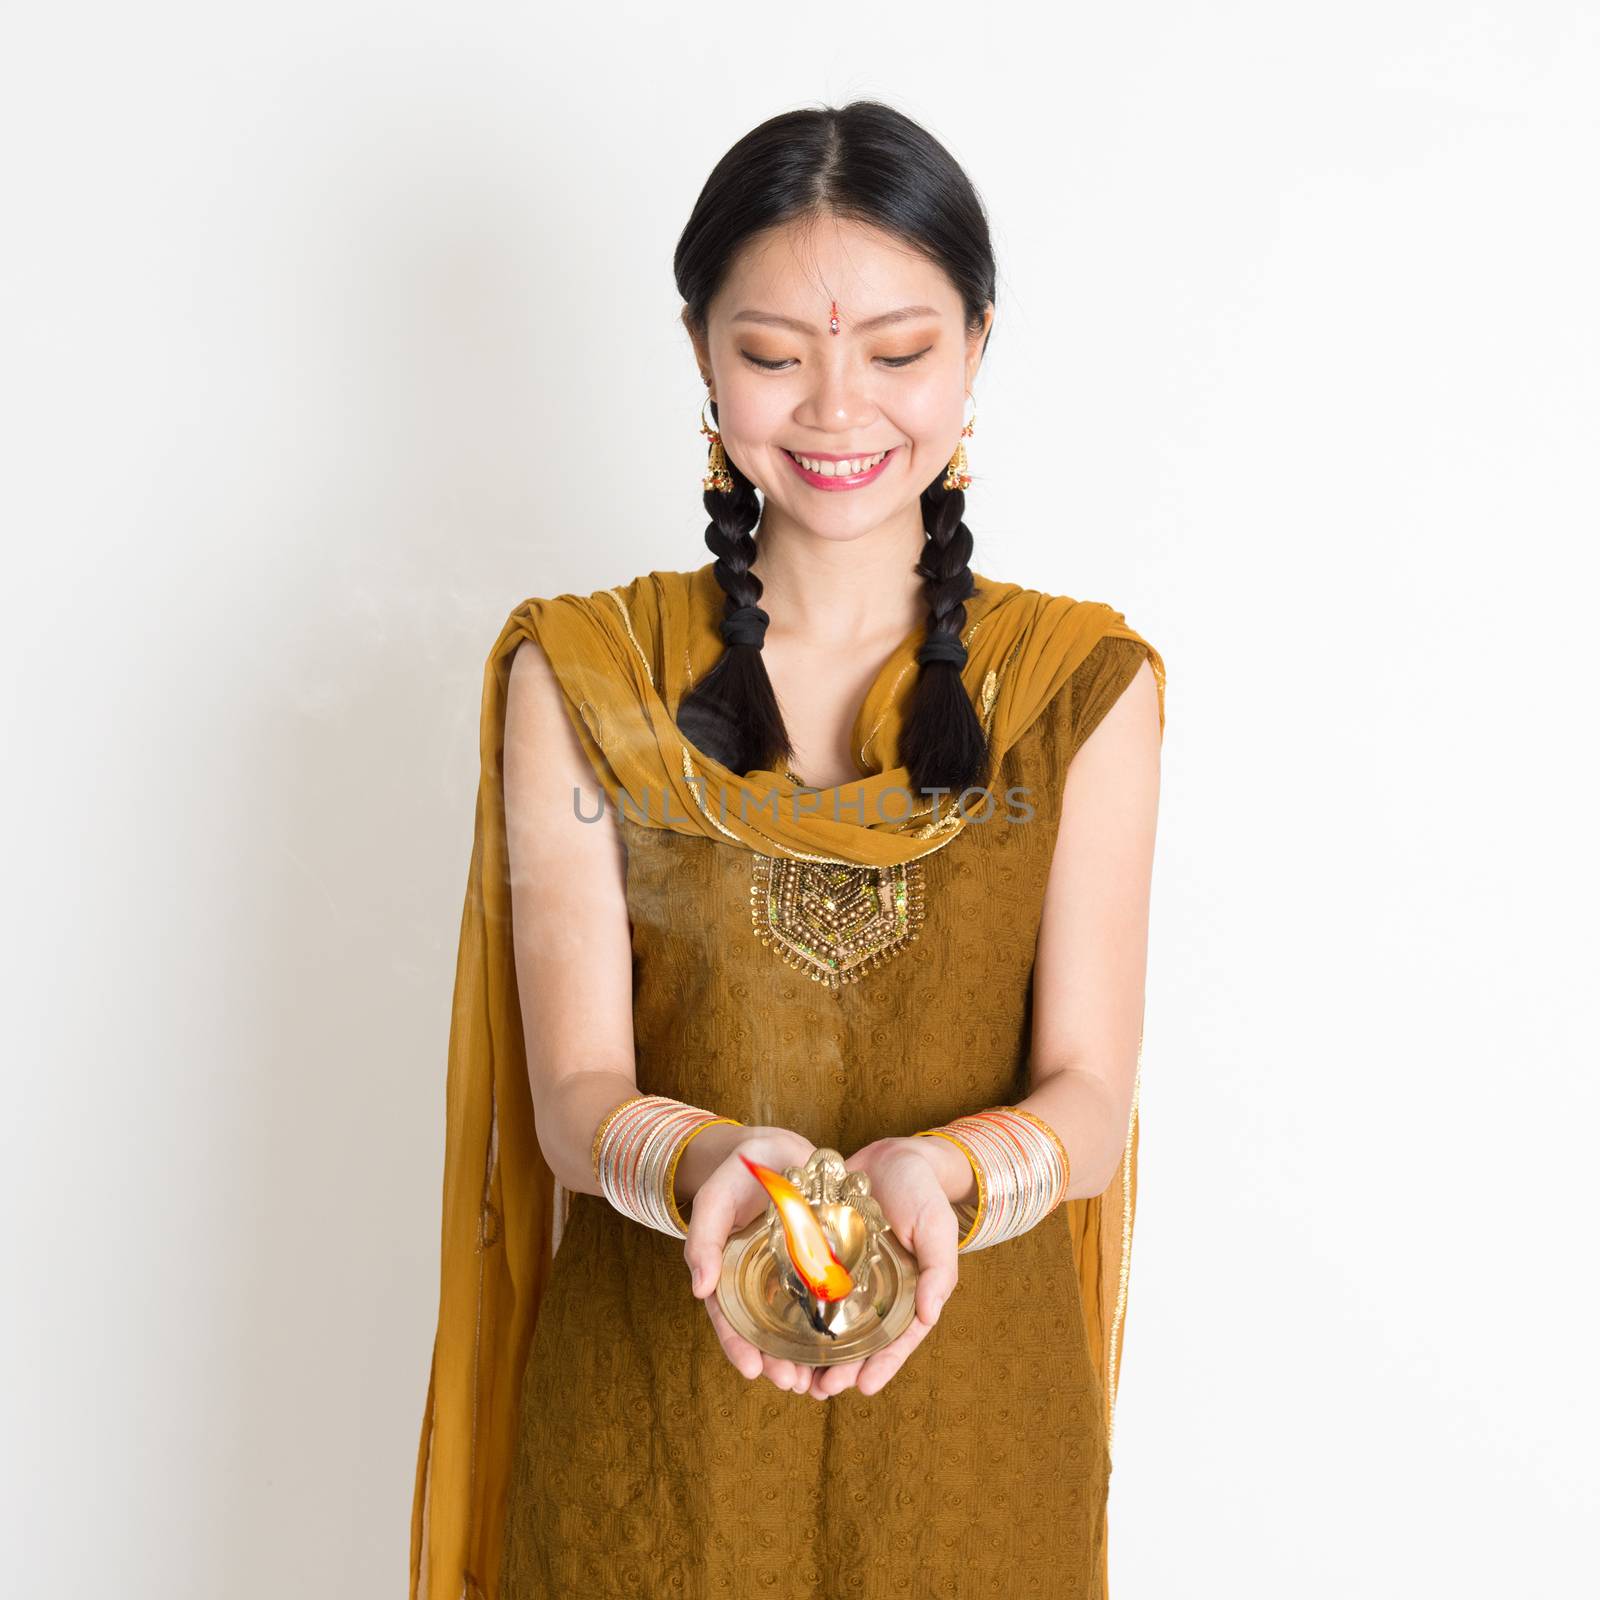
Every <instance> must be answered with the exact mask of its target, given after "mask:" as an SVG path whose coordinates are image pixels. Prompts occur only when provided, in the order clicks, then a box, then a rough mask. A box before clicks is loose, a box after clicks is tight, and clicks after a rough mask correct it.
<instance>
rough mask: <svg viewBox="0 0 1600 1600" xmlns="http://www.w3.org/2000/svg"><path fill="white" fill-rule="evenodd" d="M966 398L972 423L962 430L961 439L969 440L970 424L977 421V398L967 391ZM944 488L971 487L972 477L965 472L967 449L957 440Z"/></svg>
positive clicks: (970, 434) (945, 477)
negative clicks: (970, 408) (969, 403)
mask: <svg viewBox="0 0 1600 1600" xmlns="http://www.w3.org/2000/svg"><path fill="white" fill-rule="evenodd" d="M967 398H968V399H969V400H971V401H972V421H971V422H968V423H967V424H966V425H965V426H964V427H963V428H962V430H961V438H962V439H970V438H971V437H972V423H973V422H976V421H977V420H978V400H977V396H976V395H974V394H973V392H972V391H971V390H970V389H968V390H967ZM944 486H945V488H947V489H970V488H971V487H972V477H971V474H969V473H968V471H967V447H966V446H965V445H964V444H962V443H961V442H960V441H959V440H958V441H957V443H956V453H955V454H954V455H953V456H951V457H950V465H949V467H948V468H947V469H946V470H945V475H944Z"/></svg>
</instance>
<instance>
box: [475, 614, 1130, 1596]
mask: <svg viewBox="0 0 1600 1600" xmlns="http://www.w3.org/2000/svg"><path fill="white" fill-rule="evenodd" d="M1146 653H1147V652H1146V647H1145V646H1144V645H1143V644H1142V643H1141V642H1139V641H1138V640H1137V639H1131V638H1123V637H1106V638H1103V639H1101V640H1100V641H1099V642H1098V643H1097V644H1096V645H1095V646H1094V647H1093V649H1092V651H1091V652H1090V653H1089V655H1088V656H1087V657H1086V658H1085V659H1084V660H1083V662H1082V663H1081V664H1080V665H1079V666H1078V667H1077V668H1076V669H1075V671H1074V672H1073V674H1072V676H1071V677H1070V678H1069V679H1068V680H1067V682H1066V683H1065V684H1064V685H1063V687H1062V688H1061V689H1060V690H1059V691H1058V692H1057V693H1056V694H1055V695H1054V697H1053V698H1052V699H1051V701H1050V702H1049V704H1048V706H1047V707H1046V709H1045V711H1044V712H1043V714H1042V715H1040V716H1039V717H1038V718H1037V719H1036V720H1035V721H1034V722H1033V723H1032V724H1031V725H1030V726H1029V728H1028V729H1027V730H1026V731H1025V732H1024V733H1023V735H1022V736H1021V737H1020V738H1019V739H1018V740H1017V741H1016V742H1015V743H1014V744H1013V745H1012V746H1011V748H1010V749H1009V750H1008V751H1007V752H1006V755H1005V757H1004V761H1003V763H1002V767H1001V774H1000V778H999V781H998V782H995V783H992V784H991V785H990V788H991V791H992V793H993V794H994V795H995V796H996V800H997V806H996V811H995V814H994V815H993V816H992V817H991V818H990V820H989V821H987V822H985V823H982V824H973V825H969V826H968V827H967V828H966V829H965V830H964V831H963V832H962V833H961V834H960V835H958V836H957V837H956V838H955V839H953V840H952V841H951V842H950V843H949V844H948V845H947V846H946V847H945V848H943V849H940V850H938V851H935V852H933V853H931V854H929V855H926V856H923V857H921V858H919V859H918V860H916V861H913V862H910V863H908V864H906V865H905V866H904V867H902V868H898V869H887V873H886V875H887V877H888V878H889V879H891V880H893V879H894V878H895V877H896V875H897V874H904V875H905V878H904V882H903V883H901V884H900V885H899V886H898V887H899V888H900V889H902V890H903V892H904V904H905V908H906V909H905V925H906V930H907V932H908V933H909V932H911V931H913V930H914V931H915V932H916V935H917V936H916V937H915V938H914V939H913V938H907V939H905V940H904V942H902V943H900V944H899V945H898V947H885V948H884V949H883V950H882V952H881V959H880V960H879V961H878V964H877V965H875V966H872V967H870V968H869V969H868V970H866V971H865V972H864V973H863V974H862V975H861V976H860V977H859V978H858V979H857V980H856V981H853V982H846V983H842V984H838V985H835V984H832V983H830V982H828V981H818V980H817V979H814V978H813V977H812V976H811V973H812V972H813V971H817V970H820V969H819V968H817V967H816V966H815V965H814V959H813V958H814V957H815V956H816V955H818V954H821V955H824V956H825V955H826V954H827V943H826V940H825V939H822V938H819V936H818V924H817V921H816V917H815V916H814V915H813V913H815V912H817V911H818V909H819V906H818V901H817V900H816V899H814V898H813V897H814V896H830V897H831V898H833V900H834V901H835V905H836V906H839V905H846V904H847V903H848V901H849V900H850V897H852V896H860V895H863V894H869V895H871V896H872V897H873V901H874V904H875V905H878V906H880V907H881V905H882V904H883V903H884V902H882V901H880V900H878V890H879V885H880V881H881V880H880V870H881V869H877V868H859V867H838V866H835V867H832V868H829V867H824V866H819V865H814V864H810V863H806V862H800V861H793V860H785V861H780V860H777V859H776V858H773V857H764V856H760V855H758V854H756V853H755V852H752V851H750V850H747V849H743V848H739V847H737V846H735V845H731V844H728V843H723V842H719V841H718V840H716V839H712V838H707V837H704V836H696V835H691V834H687V833H682V832H674V831H671V830H668V829H665V828H659V827H656V828H650V827H643V826H640V825H639V824H637V823H636V822H633V821H632V820H629V819H627V818H626V817H624V818H623V819H621V821H620V826H621V829H622V833H623V838H624V842H625V844H626V847H627V894H628V909H629V914H630V917H631V920H632V924H633V950H634V997H635V998H634V1031H635V1037H636V1042H637V1052H638V1060H637V1077H638V1084H639V1088H640V1090H641V1091H642V1092H645V1093H651V1094H663V1095H670V1096H672V1097H674V1098H676V1099H680V1100H685V1101H688V1102H689V1103H691V1104H693V1105H697V1106H703V1107H706V1108H709V1109H711V1110H714V1111H715V1112H716V1113H717V1114H719V1115H724V1116H731V1117H736V1118H738V1119H739V1120H740V1121H742V1122H745V1123H750V1124H756V1123H774V1124H780V1125H783V1126H786V1127H790V1128H793V1129H795V1130H796V1131H798V1132H800V1133H802V1134H804V1135H805V1136H806V1137H807V1138H808V1139H810V1140H812V1141H813V1142H814V1143H815V1144H818V1145H827V1146H831V1147H833V1148H834V1149H837V1150H838V1151H840V1152H841V1153H842V1154H844V1155H849V1154H850V1153H851V1152H852V1151H854V1150H856V1149H857V1148H859V1147H860V1146H862V1145H864V1144H867V1143H869V1142H870V1141H872V1140H874V1139H877V1138H881V1137H884V1136H886V1135H893V1134H901V1135H908V1134H911V1133H914V1132H916V1131H917V1130H918V1129H921V1128H927V1127H932V1126H936V1125H938V1124H939V1123H942V1122H948V1121H950V1120H952V1119H953V1118H955V1117H958V1116H960V1115H962V1114H964V1113H967V1112H970V1111H975V1110H978V1109H981V1108H982V1107H984V1106H989V1105H996V1104H1006V1103H1015V1102H1017V1101H1019V1100H1021V1099H1022V1098H1023V1097H1024V1096H1025V1095H1027V1094H1028V1093H1029V1092H1030V1088H1031V1084H1030V1080H1029V1059H1028V1058H1029V1037H1030V1026H1031V987H1032V977H1033V967H1034V952H1035V941H1036V938H1037V933H1038V926H1039V919H1040V913H1041V909H1042V905H1043V899H1044V889H1045V881H1046V876H1047V873H1048V869H1049V865H1050V859H1051V852H1052V850H1053V848H1054V844H1055V839H1056V827H1057V822H1058V819H1059V815H1060V805H1061V791H1062V784H1063V782H1064V780H1065V777H1066V770H1067V765H1068V763H1069V762H1070V761H1071V759H1072V757H1073V754H1074V753H1075V752H1076V750H1077V749H1078V748H1079V747H1080V745H1081V744H1082V742H1083V740H1084V739H1085V738H1086V737H1087V736H1088V734H1089V733H1090V732H1091V731H1092V730H1093V728H1094V727H1095V726H1096V725H1097V723H1098V722H1099V721H1100V719H1101V718H1102V717H1103V716H1104V715H1105V713H1106V711H1107V710H1108V709H1109V708H1110V706H1111V705H1112V703H1113V702H1114V701H1115V700H1116V698H1117V696H1118V695H1119V694H1120V693H1121V692H1122V691H1123V689H1124V688H1126V686H1127V684H1128V683H1129V682H1130V681H1131V680H1132V678H1133V676H1134V674H1135V673H1136V672H1137V670H1138V668H1139V665H1140V663H1141V662H1143V661H1144V660H1145V659H1146ZM1013 785H1016V786H1018V787H1019V789H1020V790H1021V791H1023V792H1022V793H1021V795H1020V797H1019V796H1016V795H1013V798H1012V799H1011V800H1010V801H1007V800H1006V799H1005V798H1004V797H1005V796H1006V795H1007V793H1008V791H1010V789H1011V786H1013ZM1028 807H1031V808H1032V810H1033V815H1032V817H1031V818H1030V819H1028V820H1026V821H1021V820H1011V821H1008V820H1006V814H1007V813H1008V812H1009V814H1010V815H1011V816H1012V817H1013V818H1014V819H1016V818H1020V817H1021V816H1022V815H1025V813H1026V810H1027V808H1028ZM830 872H831V873H832V874H833V875H834V876H833V877H832V879H831V881H830V880H828V879H827V878H826V877H825V876H824V875H825V874H827V873H830ZM862 909H863V910H864V911H866V910H867V909H868V908H865V907H863V908H862ZM868 921H869V922H871V921H872V917H871V916H870V915H869V916H868ZM884 937H885V936H884V934H883V932H882V929H881V927H880V930H879V932H878V933H876V934H871V935H869V941H870V940H871V939H874V938H876V939H879V940H880V941H881V940H882V939H883V938H884ZM808 952H809V953H808ZM786 958H787V959H786ZM1069 1148H1070V1139H1069ZM1119 1203H1120V1202H1119ZM1127 1205H1128V1207H1130V1208H1131V1195H1129V1196H1128V1197H1127ZM1070 1212H1071V1208H1070V1207H1069V1206H1067V1205H1062V1206H1061V1207H1059V1208H1058V1209H1057V1210H1056V1211H1055V1212H1054V1213H1052V1214H1051V1216H1049V1217H1048V1218H1047V1219H1046V1220H1045V1221H1044V1222H1043V1223H1042V1224H1040V1225H1039V1226H1038V1227H1036V1228H1034V1229H1033V1230H1032V1231H1031V1232H1029V1233H1027V1234H1025V1235H1023V1236H1021V1237H1019V1238H1016V1239H1013V1240H1010V1241H1007V1242H1006V1243H1004V1244H1001V1245H997V1246H994V1247H992V1248H990V1249H986V1250H981V1251H975V1252H972V1253H970V1254H966V1255H963V1256H961V1257H960V1258H959V1268H960V1281H959V1284H958V1286H957V1288H956V1291H955V1293H954V1295H953V1296H952V1297H951V1299H950V1301H949V1303H948V1304H947V1305H946V1306H945V1308H944V1311H943V1314H942V1315H941V1317H940V1320H939V1323H938V1324H937V1326H936V1327H935V1328H934V1330H933V1331H932V1333H930V1334H929V1335H928V1337H927V1338H926V1339H925V1340H924V1341H923V1343H922V1344H921V1345H920V1346H919V1347H918V1349H917V1350H916V1351H915V1352H914V1353H913V1354H912V1355H911V1357H910V1359H909V1360H908V1361H907V1362H906V1364H905V1365H904V1366H903V1367H902V1368H901V1370H900V1371H899V1373H898V1374H896V1376H895V1377H894V1378H893V1379H892V1380H891V1381H890V1382H889V1384H888V1385H887V1386H886V1387H885V1388H884V1389H883V1390H882V1391H881V1392H880V1393H878V1394H876V1395H872V1396H870V1397H868V1396H863V1395H861V1394H859V1393H858V1392H856V1391H855V1390H853V1389H850V1390H846V1391H845V1392H843V1393H842V1394H840V1395H837V1396H835V1397H834V1398H832V1399H830V1400H827V1401H823V1402H818V1401H816V1400H814V1399H812V1398H811V1397H810V1396H808V1395H795V1394H789V1393H785V1392H783V1391H780V1390H778V1389H776V1388H775V1387H774V1386H773V1385H771V1384H770V1383H768V1382H767V1381H766V1380H765V1379H760V1380H757V1381H754V1382H751V1381H749V1380H747V1379H745V1378H744V1377H742V1376H741V1375H740V1374H739V1373H738V1372H737V1371H736V1370H735V1368H734V1367H733V1366H732V1365H731V1364H730V1363H729V1361H728V1359H727V1357H726V1356H725V1355H724V1354H723V1351H722V1348H721V1346H720V1344H719V1343H718V1342H717V1339H716V1336H715V1334H714V1332H713V1330H712V1327H711V1324H710V1320H709V1318H708V1316H707V1314H706V1311H705V1308H704V1306H703V1305H702V1304H700V1303H699V1302H698V1301H696V1300H695V1299H694V1298H693V1296H692V1295H691V1293H690V1290H689V1279H688V1271H687V1268H686V1267H685V1265H684V1260H683V1246H682V1242H681V1241H680V1240H676V1239H674V1238H672V1237H670V1236H669V1235H666V1234H662V1233H658V1232H656V1231H654V1230H652V1229H648V1228H645V1227H642V1226H641V1225H639V1224H638V1223H636V1222H633V1221H632V1220H630V1219H628V1218H627V1217H624V1216H623V1215H622V1214H621V1213H619V1212H617V1211H615V1210H614V1209H612V1208H611V1207H610V1206H609V1205H608V1204H607V1203H606V1202H605V1201H604V1200H603V1199H601V1198H600V1197H599V1196H596V1195H589V1194H578V1195H575V1196H571V1197H570V1210H569V1211H568V1213H567V1215H566V1220H565V1223H564V1226H563V1229H562V1234H561V1241H560V1246H559V1249H558V1250H557V1252H556V1255H555V1258H554V1263H553V1269H552V1271H551V1274H550V1277H549V1280H548V1283H547V1285H546V1287H545V1290H544V1298H543V1301H542V1305H541V1308H540V1311H539V1316H538V1322H537V1326H536V1329H535V1332H534V1338H533V1343H532V1347H531V1351H530V1356H529V1360H528V1363H527V1368H526V1372H525V1375H524V1379H523V1383H522V1387H521V1392H520V1394H519V1395H516V1396H510V1397H508V1400H509V1401H511V1402H513V1403H516V1404H518V1405H519V1407H520V1411H519V1424H518V1437H517V1444H516V1452H515V1457H514V1461H513V1466H512V1469H511V1478H510V1491H509V1497H508V1502H507V1512H506V1521H505V1541H504V1559H503V1565H502V1568H501V1573H500V1578H501V1586H500V1590H499V1593H500V1595H501V1597H502V1600H611V1597H615V1600H624V1597H626V1600H638V1597H640V1596H650V1597H654V1596H667V1595H671V1596H681V1597H684V1600H707V1597H721V1596H732V1597H738V1600H749V1597H752V1596H757V1595H764V1594H772V1595H775V1596H784V1597H785V1600H794V1597H800V1596H804V1597H815V1600H840V1597H846V1596H850V1597H854V1596H864V1597H870V1600H890V1597H897V1600H898V1597H904V1596H916V1597H924V1596H951V1597H960V1600H969V1597H976V1596H985V1595H996V1596H1007V1597H1010V1596H1028V1595H1039V1596H1051V1597H1058V1600H1071V1597H1080V1600H1098V1597H1099V1596H1100V1595H1101V1594H1102V1593H1103V1591H1104V1588H1105V1585H1106V1574H1105V1571H1104V1555H1103V1549H1104V1531H1105V1517H1106V1505H1107V1489H1108V1483H1109V1478H1110V1472H1111V1456H1110V1451H1109V1448H1108V1445H1109V1438H1108V1433H1109V1414H1110V1406H1109V1404H1108V1398H1109V1397H1108V1396H1107V1395H1106V1394H1105V1393H1104V1392H1103V1390H1102V1384H1101V1380H1100V1378H1099V1376H1098V1374H1097V1364H1096V1361H1095V1359H1094V1355H1095V1352H1094V1351H1093V1350H1092V1349H1091V1345H1090V1337H1091V1334H1090V1329H1091V1328H1096V1329H1098V1328H1100V1327H1102V1326H1104V1325H1105V1324H1104V1322H1103V1321H1102V1320H1101V1319H1102V1318H1103V1317H1108V1313H1109V1309H1110V1308H1109V1298H1110V1297H1111V1296H1114V1295H1115V1294H1116V1292H1117V1287H1118V1286H1117V1285H1116V1284H1109V1285H1106V1286H1105V1296H1106V1297H1107V1300H1108V1305H1107V1306H1095V1307H1088V1308H1086V1307H1085V1305H1084V1304H1083V1294H1084V1290H1083V1288H1082V1287H1081V1281H1080V1270H1079V1265H1078V1264H1077V1263H1076V1262H1075V1259H1074V1247H1075V1240H1074V1235H1073V1232H1072V1227H1071V1222H1070ZM1105 1220H1106V1223H1107V1225H1108V1226H1111V1227H1115V1226H1116V1225H1117V1223H1118V1221H1119V1220H1120V1214H1119V1218H1107V1219H1105ZM1122 1260H1123V1264H1124V1266H1125V1257H1123V1258H1122ZM1089 1277H1090V1279H1092V1278H1093V1272H1092V1270H1091V1271H1090V1273H1089ZM1109 1321H1110V1326H1111V1340H1112V1342H1113V1344H1114V1343H1115V1341H1116V1337H1117V1332H1118V1330H1117V1327H1116V1322H1115V1317H1114V1316H1109ZM1112 1382H1113V1384H1114V1382H1115V1380H1114V1378H1113V1380H1112ZM452 1600H453V1597H452Z"/></svg>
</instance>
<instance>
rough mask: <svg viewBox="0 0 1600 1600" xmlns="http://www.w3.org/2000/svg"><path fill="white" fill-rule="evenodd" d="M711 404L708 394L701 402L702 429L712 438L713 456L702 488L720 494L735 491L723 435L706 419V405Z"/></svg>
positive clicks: (701, 481) (702, 431) (702, 481)
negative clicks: (723, 443)
mask: <svg viewBox="0 0 1600 1600" xmlns="http://www.w3.org/2000/svg"><path fill="white" fill-rule="evenodd" d="M710 404H711V396H710V395H709V394H708V395H707V396H706V397H705V399H704V400H702V401H701V402H700V431H701V433H703V434H705V435H706V436H707V437H708V438H709V439H710V440H711V456H710V459H709V460H708V461H707V463H706V466H707V467H708V468H709V470H708V471H707V473H706V475H705V477H703V478H702V479H701V480H700V487H701V488H702V489H706V490H710V489H715V490H716V491H717V493H718V494H732V493H733V478H732V477H731V476H730V474H729V472H728V458H727V455H726V454H725V453H724V451H723V448H722V435H721V434H720V433H718V432H717V430H716V429H715V428H713V427H712V426H711V424H710V423H709V422H707V421H706V407H707V406H708V405H710Z"/></svg>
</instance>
